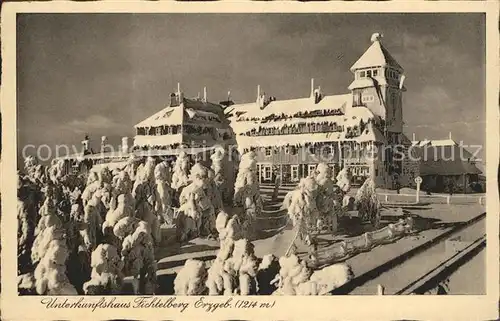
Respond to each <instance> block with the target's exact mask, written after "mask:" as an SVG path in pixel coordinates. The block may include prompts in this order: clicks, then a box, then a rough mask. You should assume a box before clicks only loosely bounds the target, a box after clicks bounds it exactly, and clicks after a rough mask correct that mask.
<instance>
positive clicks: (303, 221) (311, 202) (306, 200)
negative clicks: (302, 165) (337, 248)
mask: <svg viewBox="0 0 500 321" xmlns="http://www.w3.org/2000/svg"><path fill="white" fill-rule="evenodd" d="M317 190H318V185H317V183H316V181H315V180H314V179H313V178H311V177H306V178H303V179H302V180H301V181H300V183H299V185H298V187H297V189H296V190H294V191H292V192H291V193H289V194H288V195H287V199H286V203H285V202H284V206H285V208H286V209H287V211H288V215H289V217H290V219H291V221H292V224H293V226H294V227H295V228H296V229H297V236H298V237H299V238H300V239H301V240H303V241H304V242H305V243H306V244H308V245H310V244H312V241H313V236H312V234H313V233H314V232H315V231H316V230H317V224H318V219H319V216H320V212H319V210H318V206H317V204H316V198H317Z"/></svg>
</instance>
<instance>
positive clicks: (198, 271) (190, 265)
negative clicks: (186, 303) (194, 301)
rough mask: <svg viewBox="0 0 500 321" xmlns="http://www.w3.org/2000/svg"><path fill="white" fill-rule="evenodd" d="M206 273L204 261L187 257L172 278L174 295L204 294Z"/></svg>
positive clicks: (205, 290)
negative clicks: (173, 278) (175, 275)
mask: <svg viewBox="0 0 500 321" xmlns="http://www.w3.org/2000/svg"><path fill="white" fill-rule="evenodd" d="M207 277H208V273H207V268H206V265H205V262H204V261H200V260H194V259H188V260H186V263H184V266H183V267H182V269H181V270H180V271H179V273H178V274H177V277H176V278H175V280H174V290H175V294H176V295H204V294H206V292H207V287H206V285H205V283H206V281H207Z"/></svg>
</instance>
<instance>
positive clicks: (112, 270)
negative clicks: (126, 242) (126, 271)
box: [83, 244, 124, 295]
mask: <svg viewBox="0 0 500 321" xmlns="http://www.w3.org/2000/svg"><path fill="white" fill-rule="evenodd" d="M123 265H124V264H123V261H122V260H121V257H120V255H119V254H118V251H117V249H116V247H114V246H113V245H110V244H99V246H98V247H97V248H96V249H95V250H94V252H92V263H91V266H92V274H91V279H90V280H89V281H88V282H86V283H85V284H84V285H83V290H84V292H85V294H95V295H110V294H120V292H121V288H122V284H123V272H122V269H123Z"/></svg>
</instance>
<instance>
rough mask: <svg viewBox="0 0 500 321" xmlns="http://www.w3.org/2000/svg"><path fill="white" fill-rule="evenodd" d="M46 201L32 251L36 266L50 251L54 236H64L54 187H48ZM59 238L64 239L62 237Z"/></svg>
mask: <svg viewBox="0 0 500 321" xmlns="http://www.w3.org/2000/svg"><path fill="white" fill-rule="evenodd" d="M44 194H45V200H44V202H43V205H42V206H41V207H40V210H39V216H40V219H39V221H38V224H37V227H36V228H35V233H34V235H35V241H34V242H33V248H32V251H31V259H32V262H33V263H34V264H36V263H38V262H39V261H40V260H41V259H42V258H43V256H44V255H45V252H46V251H47V249H48V246H49V243H50V241H51V240H52V238H53V236H54V234H64V233H65V232H64V230H63V224H62V222H61V219H60V218H59V217H58V215H57V212H56V206H55V200H54V187H53V186H52V185H48V186H47V187H46V188H45V191H44ZM59 238H62V236H60V237H59Z"/></svg>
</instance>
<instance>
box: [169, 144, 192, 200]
mask: <svg viewBox="0 0 500 321" xmlns="http://www.w3.org/2000/svg"><path fill="white" fill-rule="evenodd" d="M188 184H189V157H188V155H187V154H186V153H185V152H180V153H179V155H178V156H177V159H176V160H175V165H174V170H173V174H172V185H171V187H172V188H173V189H174V190H175V191H177V193H178V194H180V193H181V191H182V189H183V188H184V187H186V186H188Z"/></svg>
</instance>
